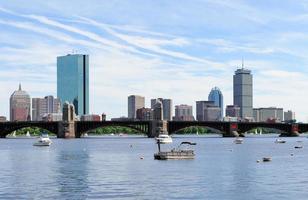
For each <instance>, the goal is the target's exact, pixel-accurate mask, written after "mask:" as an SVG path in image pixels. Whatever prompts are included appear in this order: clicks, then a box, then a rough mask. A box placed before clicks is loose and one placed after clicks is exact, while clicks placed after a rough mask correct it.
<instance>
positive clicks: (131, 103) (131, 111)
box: [127, 95, 145, 119]
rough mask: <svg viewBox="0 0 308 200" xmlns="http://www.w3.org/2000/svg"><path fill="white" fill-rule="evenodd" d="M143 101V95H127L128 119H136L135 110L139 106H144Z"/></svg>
mask: <svg viewBox="0 0 308 200" xmlns="http://www.w3.org/2000/svg"><path fill="white" fill-rule="evenodd" d="M144 102H145V99H144V97H142V96H139V95H130V96H129V97H128V105H127V107H128V115H127V116H128V118H130V119H136V118H137V116H136V111H137V110H138V109H139V108H144V107H145V106H144Z"/></svg>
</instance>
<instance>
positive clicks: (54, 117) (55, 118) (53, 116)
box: [42, 113, 63, 122]
mask: <svg viewBox="0 0 308 200" xmlns="http://www.w3.org/2000/svg"><path fill="white" fill-rule="evenodd" d="M62 119H63V115H62V113H47V114H44V115H43V117H42V121H46V122H59V121H62Z"/></svg>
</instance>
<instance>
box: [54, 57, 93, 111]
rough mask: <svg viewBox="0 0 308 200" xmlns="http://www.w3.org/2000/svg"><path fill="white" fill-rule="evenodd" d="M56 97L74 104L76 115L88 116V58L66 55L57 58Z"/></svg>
mask: <svg viewBox="0 0 308 200" xmlns="http://www.w3.org/2000/svg"><path fill="white" fill-rule="evenodd" d="M57 95H58V98H60V101H61V102H62V103H64V102H65V101H68V102H70V103H72V104H74V107H75V113H76V114H77V115H80V116H81V115H85V114H89V56H88V55H82V54H73V55H71V54H68V55H66V56H59V57H57Z"/></svg>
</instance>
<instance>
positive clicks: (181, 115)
mask: <svg viewBox="0 0 308 200" xmlns="http://www.w3.org/2000/svg"><path fill="white" fill-rule="evenodd" d="M173 120H175V121H194V120H195V119H194V116H193V108H192V106H189V105H185V104H181V105H176V106H175V116H174V118H173Z"/></svg>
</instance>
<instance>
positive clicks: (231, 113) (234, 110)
mask: <svg viewBox="0 0 308 200" xmlns="http://www.w3.org/2000/svg"><path fill="white" fill-rule="evenodd" d="M240 110H241V108H240V107H239V106H237V105H227V107H226V117H236V118H239V117H240Z"/></svg>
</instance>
